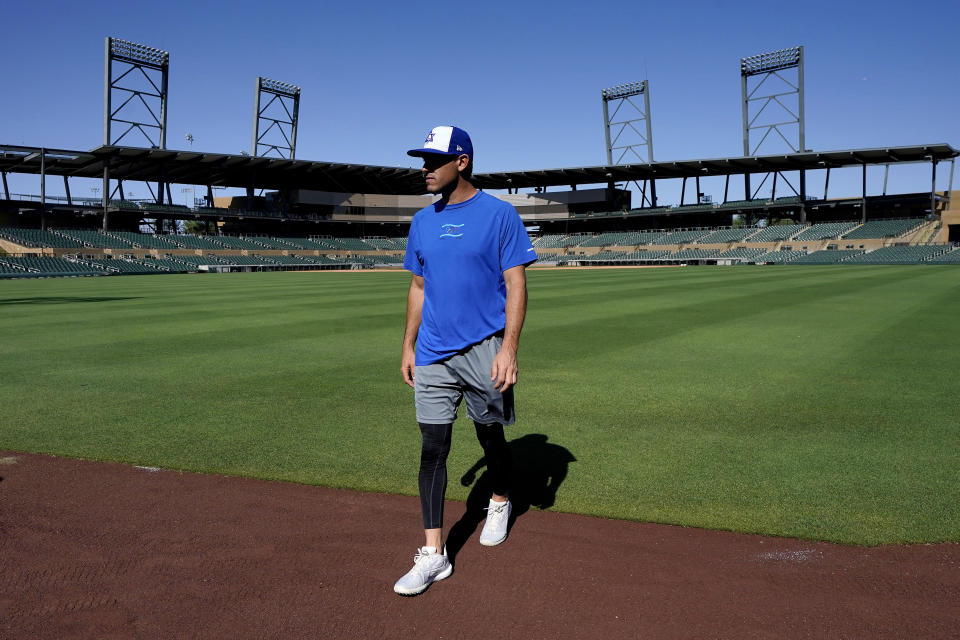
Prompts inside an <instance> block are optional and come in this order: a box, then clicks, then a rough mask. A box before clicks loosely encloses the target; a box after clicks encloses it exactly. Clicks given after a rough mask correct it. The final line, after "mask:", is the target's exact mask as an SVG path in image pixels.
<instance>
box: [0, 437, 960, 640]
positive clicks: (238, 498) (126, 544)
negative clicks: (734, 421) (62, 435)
mask: <svg viewBox="0 0 960 640" xmlns="http://www.w3.org/2000/svg"><path fill="white" fill-rule="evenodd" d="M0 478H2V480H0V558H2V560H0V637H2V638H57V639H60V638H94V637H96V638H294V637H298V638H401V637H419V638H425V639H426V638H484V639H488V638H491V637H495V638H501V639H503V640H507V639H510V638H523V639H524V640H533V639H537V638H550V639H551V640H556V639H558V638H704V637H710V638H823V637H832V638H949V637H954V638H955V637H957V629H960V607H958V605H957V603H958V602H960V545H956V544H940V545H918V546H905V547H876V548H861V547H844V546H838V545H832V544H824V543H810V542H804V541H796V540H787V539H778V538H766V537H762V536H750V535H740V534H734V533H727V532H716V531H703V530H698V529H685V528H680V527H670V526H661V525H649V524H638V523H629V522H621V521H615V520H603V519H598V518H586V517H581V516H573V515H565V514H557V513H551V512H543V511H535V510H531V511H528V512H527V513H524V514H523V515H522V516H521V517H520V518H518V519H517V521H516V523H515V524H514V527H513V529H512V531H511V535H510V538H509V539H508V540H507V542H506V543H504V544H503V545H501V546H499V547H494V548H486V547H482V546H481V545H480V544H479V543H478V542H477V540H476V538H477V535H478V533H479V532H478V531H474V532H473V535H472V536H470V537H469V538H467V539H466V540H465V542H464V543H463V546H462V548H461V549H459V551H458V553H457V555H456V560H455V562H456V570H455V572H454V574H453V576H452V577H451V578H449V579H447V580H445V581H443V582H440V583H437V584H435V585H434V586H432V587H431V588H430V589H429V590H427V592H426V593H424V594H423V595H421V596H419V597H416V598H401V597H398V596H396V595H395V594H394V593H393V591H392V585H393V582H394V581H395V580H396V579H397V578H398V577H399V576H400V575H401V574H402V573H404V572H405V571H406V570H407V569H409V567H410V565H411V563H412V561H413V553H414V551H415V549H416V546H417V545H418V544H420V539H419V535H418V529H419V527H420V516H419V501H418V500H417V499H416V498H408V497H398V496H385V495H375V494H362V493H355V492H350V491H336V490H331V489H324V488H318V487H309V486H303V485H296V484H288V483H279V482H264V481H259V480H252V479H245V478H228V477H221V476H210V475H201V474H188V473H179V472H175V471H166V470H157V469H151V468H143V467H132V466H125V465H119V464H109V463H97V462H88V461H81V460H71V459H63V458H53V457H48V456H38V455H31V454H21V453H12V452H7V453H0ZM464 512H465V506H464V505H463V504H461V503H449V504H448V505H447V518H448V521H449V522H450V523H451V524H452V523H453V522H455V521H457V520H458V519H459V518H461V516H464ZM474 522H475V519H474V518H472V517H466V516H464V517H463V519H462V520H461V524H460V530H461V532H463V531H464V528H466V529H467V531H466V533H469V532H470V531H469V530H470V529H472V527H473V525H474ZM491 627H492V628H494V629H497V631H495V632H494V633H493V634H492V635H491Z"/></svg>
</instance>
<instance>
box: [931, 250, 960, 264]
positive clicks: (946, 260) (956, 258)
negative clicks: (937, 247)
mask: <svg viewBox="0 0 960 640" xmlns="http://www.w3.org/2000/svg"><path fill="white" fill-rule="evenodd" d="M927 264H960V247H956V246H955V247H954V248H953V249H952V250H951V251H947V252H946V253H942V254H940V255H938V256H936V257H934V258H930V259H929V260H927Z"/></svg>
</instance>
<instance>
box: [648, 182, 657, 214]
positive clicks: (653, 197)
mask: <svg viewBox="0 0 960 640" xmlns="http://www.w3.org/2000/svg"><path fill="white" fill-rule="evenodd" d="M650 205H651V206H653V207H656V206H657V181H656V180H654V179H653V178H650Z"/></svg>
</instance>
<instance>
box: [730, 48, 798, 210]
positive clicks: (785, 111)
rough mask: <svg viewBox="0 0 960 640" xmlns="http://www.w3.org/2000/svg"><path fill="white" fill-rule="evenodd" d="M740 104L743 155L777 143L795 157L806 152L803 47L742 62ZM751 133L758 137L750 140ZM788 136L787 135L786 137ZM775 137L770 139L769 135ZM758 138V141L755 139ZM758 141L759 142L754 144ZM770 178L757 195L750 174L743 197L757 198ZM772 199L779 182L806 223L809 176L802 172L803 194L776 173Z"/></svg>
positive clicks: (741, 60) (745, 177) (745, 59)
mask: <svg viewBox="0 0 960 640" xmlns="http://www.w3.org/2000/svg"><path fill="white" fill-rule="evenodd" d="M740 101H741V108H742V112H743V155H744V156H756V155H758V151H760V147H761V146H763V145H764V143H767V146H768V147H769V146H770V144H772V143H770V142H768V139H769V140H771V141H774V142H775V143H776V146H781V144H782V143H786V146H787V147H789V149H790V151H791V152H792V153H802V152H804V151H807V147H806V139H805V138H806V135H805V134H806V130H805V123H804V109H803V104H804V96H803V47H791V48H789V49H779V50H777V51H770V52H768V53H761V54H758V55H754V56H747V57H746V58H741V59H740ZM751 132H754V133H755V136H754V137H753V138H751ZM784 132H786V133H784ZM772 133H776V136H773V137H771V135H770V134H772ZM756 138H759V139H756ZM754 140H756V142H754ZM770 175H771V174H766V175H765V176H764V177H763V180H761V181H760V184H759V185H758V186H757V189H756V191H751V189H750V174H745V175H744V197H745V198H747V199H753V198H755V197H756V196H757V195H758V194H759V192H760V189H762V188H763V186H764V185H765V184H766V182H767V180H768V179H769V178H770ZM772 175H773V183H772V185H771V197H775V196H776V190H777V179H778V178H780V179H782V180H783V182H785V183H786V184H787V186H788V187H790V189H791V190H792V191H793V193H794V194H795V195H797V196H799V198H800V210H801V213H800V215H801V219H802V220H803V221H806V211H805V209H804V205H803V201H804V200H805V199H806V175H805V172H803V171H800V190H799V191H798V190H797V189H796V188H795V187H794V186H793V184H791V183H790V180H789V179H788V178H787V177H786V176H785V175H783V173H781V172H774V173H773V174H772Z"/></svg>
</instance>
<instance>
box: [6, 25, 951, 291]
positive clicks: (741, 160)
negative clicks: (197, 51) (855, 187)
mask: <svg viewBox="0 0 960 640" xmlns="http://www.w3.org/2000/svg"><path fill="white" fill-rule="evenodd" d="M108 42H110V39H108ZM800 49H802V48H799V49H797V50H796V51H800ZM790 51H794V50H792V49H791V50H790ZM112 52H113V49H112V48H111V46H108V47H107V48H106V56H107V61H108V62H109V61H110V60H111V59H112V58H111V56H112V55H113V53H112ZM751 59H752V58H751ZM744 60H746V59H744ZM741 63H743V60H741ZM793 64H794V63H790V64H788V65H787V66H786V67H781V68H778V69H777V72H778V73H779V72H783V71H784V70H785V69H787V68H791V69H792V68H793V66H792V65H793ZM745 69H747V67H741V71H742V73H754V72H756V73H761V72H763V73H765V72H766V71H763V70H753V71H749V70H747V71H744V70H745ZM768 71H769V70H768ZM744 77H746V76H744ZM798 82H800V83H802V74H800V76H799V77H798ZM158 86H159V85H158ZM165 86H166V85H165V84H164V88H163V89H162V90H161V92H162V93H164V96H162V99H164V100H165V99H166V98H165V91H166V88H165ZM744 86H745V85H744ZM758 86H759V85H758ZM794 88H796V89H797V91H800V89H799V87H794ZM104 89H105V92H106V94H107V95H108V96H110V95H112V92H114V91H115V90H119V89H118V88H117V87H114V86H113V85H112V84H111V83H110V79H109V78H105V84H104ZM131 91H133V93H134V96H138V97H139V98H140V99H146V98H151V99H154V98H161V96H157V95H154V94H150V93H147V94H145V93H140V92H138V91H135V90H131ZM783 95H786V94H783ZM768 97H769V96H768ZM744 99H745V100H746V98H744ZM605 100H606V98H605ZM778 102H779V100H778ZM123 104H126V103H123ZM745 104H746V103H745ZM605 105H606V102H605ZM294 113H295V111H294ZM802 113H803V110H802V109H801V110H799V114H800V115H798V114H789V115H790V116H791V117H795V118H796V120H790V122H788V123H781V124H784V125H786V124H793V123H795V124H798V125H800V126H799V127H798V131H799V133H798V135H799V136H800V138H802V136H803V134H802V132H803V130H804V128H803V124H802V117H803V116H802ZM104 115H105V118H104V133H105V135H104V139H105V140H106V141H107V143H106V144H104V145H101V146H99V147H97V148H95V149H91V150H89V151H80V150H69V149H51V148H47V147H36V146H22V145H0V174H2V177H3V181H2V182H0V184H2V185H3V192H2V193H0V195H2V198H0V255H3V254H6V255H8V256H10V257H11V261H7V262H6V263H5V266H4V269H5V270H6V271H9V272H10V273H41V272H44V273H59V272H63V273H75V272H77V271H76V269H80V268H81V267H82V269H81V271H84V272H87V273H101V274H103V273H147V272H148V270H149V269H153V270H155V271H157V270H159V271H163V270H182V269H186V270H187V271H198V270H205V269H216V270H225V269H226V270H262V269H284V268H291V269H303V268H310V267H313V266H316V267H319V268H344V269H346V268H351V269H352V268H370V267H373V266H384V265H386V266H391V265H392V266H396V265H398V264H401V263H402V256H403V253H404V251H405V249H406V236H407V233H408V231H409V225H410V221H411V219H412V216H413V214H414V213H415V212H416V211H417V210H419V209H421V208H423V207H425V206H428V205H429V204H431V203H433V202H434V201H435V196H432V195H430V194H428V193H427V192H426V189H425V185H424V183H423V177H422V174H421V172H420V171H419V170H418V169H416V168H410V167H381V166H368V165H356V164H346V163H338V162H318V161H309V160H302V159H296V158H295V155H294V153H293V151H294V148H293V144H291V146H290V147H286V148H285V149H286V151H287V152H288V155H287V156H285V157H268V156H267V155H261V154H260V153H259V148H258V147H256V146H255V148H254V149H253V151H252V155H250V154H246V153H242V154H239V155H235V154H224V153H215V152H208V151H199V150H198V151H193V150H191V151H189V152H187V151H177V150H174V149H167V148H165V145H166V143H165V142H163V143H162V144H160V145H156V144H150V145H146V146H144V147H128V146H122V145H121V142H120V138H122V137H123V136H120V137H115V136H112V135H111V123H115V124H116V123H120V124H123V126H124V127H126V128H128V129H127V130H129V128H133V127H140V130H141V131H142V126H141V125H146V126H149V127H154V126H156V123H155V122H147V123H138V122H134V121H127V120H125V119H117V118H116V115H117V114H116V113H115V112H113V111H110V110H109V109H105V114H104ZM130 117H139V116H135V115H134V116H130ZM605 117H606V116H605ZM295 119H296V116H294V120H295ZM754 120H755V119H751V120H750V121H749V122H748V121H747V120H744V122H743V123H739V122H738V123H732V124H736V125H738V126H740V125H742V126H743V127H744V129H743V131H741V133H742V134H743V140H744V148H743V153H742V154H738V155H734V156H730V157H720V158H695V159H688V160H670V161H664V160H656V159H654V158H653V153H652V148H651V145H649V144H648V146H647V149H646V150H647V151H648V152H649V156H648V157H647V158H643V156H639V157H640V158H641V159H642V160H643V161H642V162H639V163H633V164H618V163H614V161H613V159H612V157H608V161H607V164H605V165H602V166H580V167H567V168H559V169H530V168H525V169H520V170H516V171H504V172H489V173H475V174H473V183H474V185H475V186H477V187H478V188H480V189H484V190H487V191H499V192H500V193H499V194H498V197H501V198H502V199H504V200H506V201H508V202H511V203H512V204H514V206H516V207H517V209H518V211H519V213H520V215H521V218H522V219H523V220H524V223H525V225H527V228H528V230H529V231H530V233H531V234H532V236H534V246H535V248H536V249H537V250H538V253H539V255H541V256H542V257H543V258H544V260H543V261H544V262H569V263H585V264H586V263H598V262H609V263H616V264H621V263H637V264H647V263H664V264H672V263H673V264H680V263H683V264H717V263H720V264H734V263H743V262H753V261H756V262H766V263H782V262H791V263H797V264H823V263H826V264H834V263H836V264H874V263H880V262H881V261H888V263H894V264H902V263H914V262H916V263H923V264H925V263H930V262H933V261H935V260H937V261H939V263H949V262H950V260H951V259H952V258H950V257H949V256H952V255H953V254H954V253H955V250H954V249H953V246H954V245H955V244H957V243H960V207H955V206H954V205H953V204H952V203H953V202H955V200H954V199H953V196H954V193H953V192H952V176H953V168H954V167H953V163H954V160H955V159H956V158H957V157H958V155H960V152H958V151H957V150H956V149H954V148H953V147H951V146H950V145H949V144H945V143H938V144H921V145H907V146H898V147H888V146H877V147H873V148H865V149H834V150H816V151H813V150H809V148H808V147H807V145H806V144H805V143H804V142H803V140H801V139H798V140H796V141H791V140H788V139H787V138H785V137H784V134H783V132H781V131H780V130H779V129H777V132H778V133H779V134H780V137H781V138H783V140H784V141H786V142H787V145H788V146H789V148H790V150H789V151H785V152H783V153H776V154H770V153H766V154H764V153H760V152H758V151H757V149H759V143H758V146H757V148H756V149H754V148H753V146H752V145H751V144H750V133H751V129H758V128H762V127H765V126H767V125H760V124H756V123H754ZM255 122H256V123H259V116H257V118H255ZM751 123H754V124H755V125H756V126H751ZM274 124H277V123H276V122H275V123H274ZM610 124H611V123H610V122H609V121H608V122H606V125H607V127H608V133H609V126H610ZM646 124H647V125H648V126H652V125H651V121H650V120H649V118H647V123H646ZM285 125H290V126H292V127H293V129H294V130H295V129H296V123H295V122H290V123H285ZM165 126H166V125H165V124H163V125H161V129H163V127H165ZM791 131H792V129H791ZM163 133H164V135H165V129H163ZM754 133H757V131H754ZM767 133H770V131H769V130H768V131H767ZM124 135H125V134H124ZM791 135H792V134H791ZM254 138H255V139H256V136H254ZM163 139H164V140H165V138H163ZM762 139H766V136H765V135H764V136H763V138H762ZM762 139H761V141H762ZM291 142H292V141H291ZM794 142H796V143H797V144H794ZM640 146H641V147H642V146H643V145H640ZM798 149H799V151H797V150H798ZM274 151H277V152H278V153H280V155H281V156H283V153H281V152H280V150H279V149H277V148H274ZM633 151H636V150H635V149H634V150H633ZM608 152H612V149H611V148H609V139H608ZM921 163H922V164H929V165H930V166H931V167H932V169H933V180H932V184H931V183H930V182H927V183H926V184H925V185H924V186H923V187H922V188H918V189H917V190H916V191H915V192H908V193H890V194H888V193H887V179H886V174H887V173H888V171H889V170H890V169H891V168H894V169H896V168H898V167H900V166H905V165H912V164H921ZM938 163H939V164H940V165H941V166H944V165H946V164H947V163H949V166H950V178H949V181H948V182H949V184H950V185H951V186H950V187H949V188H948V189H946V190H942V191H941V190H938V188H937V180H938V179H937V165H938ZM869 167H883V168H884V182H883V189H882V194H880V195H876V194H877V193H878V192H879V189H878V188H877V187H876V186H874V191H873V193H869V192H868V188H867V186H868V185H867V177H868V168H869ZM848 169H853V170H856V171H861V172H862V176H863V179H862V188H861V189H859V193H854V194H850V193H846V194H843V195H842V196H841V197H837V195H836V193H834V194H831V193H830V185H831V181H830V172H831V171H832V170H848ZM8 174H22V175H35V176H38V177H39V178H40V182H41V185H46V184H47V181H48V179H49V178H50V177H52V176H58V177H62V179H63V184H64V190H63V195H51V194H48V193H47V192H46V189H44V188H41V189H40V194H39V195H37V194H11V193H10V192H9V189H8V187H7V179H6V178H7V175H8ZM815 175H816V176H818V177H821V178H823V179H822V180H817V181H816V182H817V183H818V184H822V185H823V191H822V196H821V193H820V192H819V187H817V193H812V192H811V189H810V188H808V187H809V186H810V184H811V178H812V177H813V176H815ZM174 177H175V178H174ZM771 177H772V180H768V179H769V178H771ZM172 179H175V180H176V182H177V184H180V185H184V186H185V187H187V186H188V185H189V187H187V188H184V189H181V191H183V192H187V191H189V192H192V193H193V205H192V206H187V205H182V204H175V203H173V202H172V190H171V186H172V184H171V180H172ZM71 181H73V182H74V183H76V182H77V181H87V183H86V184H87V185H93V186H92V187H91V190H92V191H94V193H97V192H98V191H99V192H101V193H102V199H91V198H74V197H71V195H70V194H71V186H70V183H71ZM91 181H92V182H91ZM665 181H673V182H672V184H673V185H675V186H678V187H679V188H677V189H675V192H678V193H679V202H675V203H668V202H663V201H662V200H663V197H662V194H663V192H664V189H663V188H662V187H663V184H664V182H665ZM703 181H713V182H712V184H713V186H712V187H706V186H704V183H703ZM720 181H723V184H722V199H721V198H720V197H719V195H720V189H719V188H718V186H717V184H718V183H719V182H720ZM751 181H752V182H751ZM56 182H58V181H56ZM131 182H147V183H149V184H151V185H156V189H154V188H153V187H152V186H151V188H150V189H149V191H150V195H151V197H150V199H143V200H140V199H133V198H132V195H131V192H130V190H129V187H128V188H127V189H126V191H125V188H124V184H125V183H127V184H129V183H131ZM658 184H659V185H661V197H660V198H659V199H658V196H657V189H656V186H657V185H658ZM630 185H633V188H634V190H633V191H631V190H629V188H628V187H630ZM731 185H732V188H731ZM751 185H753V186H751ZM927 186H929V190H928V189H927ZM218 188H225V189H233V190H234V193H237V194H239V193H240V192H241V191H243V192H246V195H245V196H241V195H230V196H226V195H224V196H219V197H217V196H215V195H214V193H215V192H214V189H218ZM846 188H849V187H846ZM521 190H525V192H521ZM834 190H836V188H835V184H834ZM78 191H79V192H84V193H86V189H84V188H82V187H81V188H80V189H78V188H76V186H75V187H74V188H73V192H74V193H76V192H78ZM548 191H549V193H548ZM204 192H206V195H205V196H204V197H203V198H198V197H197V193H200V194H203V193H204ZM258 192H259V195H257V193H258ZM503 192H506V193H503ZM635 198H638V201H634V199H635ZM146 230H151V231H152V232H151V233H143V231H146ZM901 245H903V247H905V248H902V247H901ZM40 256H44V257H46V258H51V259H56V260H58V261H60V262H42V263H36V264H33V263H30V264H32V265H33V266H28V263H27V262H24V260H26V259H27V258H37V259H39V257H40Z"/></svg>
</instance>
